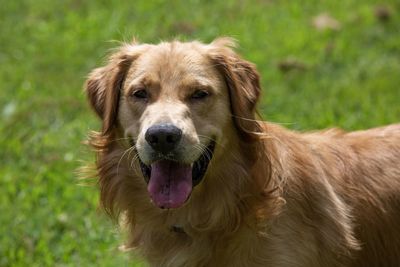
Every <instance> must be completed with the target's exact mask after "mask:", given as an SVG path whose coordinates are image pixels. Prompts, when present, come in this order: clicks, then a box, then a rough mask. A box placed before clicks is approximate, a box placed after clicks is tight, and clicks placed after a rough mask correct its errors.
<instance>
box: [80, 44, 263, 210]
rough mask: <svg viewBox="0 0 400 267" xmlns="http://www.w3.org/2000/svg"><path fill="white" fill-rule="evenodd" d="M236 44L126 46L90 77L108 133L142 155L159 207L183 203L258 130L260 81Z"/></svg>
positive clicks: (91, 92)
mask: <svg viewBox="0 0 400 267" xmlns="http://www.w3.org/2000/svg"><path fill="white" fill-rule="evenodd" d="M233 46H234V42H233V41H232V40H231V39H228V38H221V39H217V40H215V41H214V42H212V43H211V44H208V45H205V44H201V43H199V42H188V43H181V42H171V43H161V44H158V45H148V44H137V43H132V44H126V45H124V46H122V47H120V48H119V50H118V51H117V52H115V53H114V54H112V55H111V57H110V59H109V62H108V64H107V65H106V66H104V67H101V68H98V69H95V70H93V71H92V73H91V74H90V75H89V78H88V80H87V83H86V91H87V95H88V98H89V101H90V103H91V105H92V107H93V109H94V110H95V111H96V113H97V114H98V115H99V117H100V118H101V119H102V122H103V124H102V127H103V128H102V135H104V136H107V135H110V134H111V133H118V134H117V135H119V136H120V137H122V138H125V140H127V142H126V143H125V144H123V145H125V146H126V148H129V147H133V148H134V149H135V150H136V152H137V155H138V157H137V160H138V161H139V163H140V166H141V169H142V174H143V177H144V179H145V181H146V182H147V183H148V185H147V189H148V192H149V194H150V197H151V199H152V200H153V202H154V203H155V205H157V206H159V207H161V208H178V207H180V206H182V205H183V204H184V203H185V202H186V200H187V199H188V198H189V196H190V194H191V192H192V189H193V187H194V186H196V185H197V184H198V183H200V182H201V181H202V179H203V177H204V176H205V174H206V172H207V169H208V166H209V164H210V162H212V161H216V160H218V158H220V157H224V152H226V151H229V146H231V145H233V144H232V142H237V141H238V140H241V141H244V142H251V141H252V139H254V132H257V131H258V129H257V124H256V123H254V119H255V117H254V113H255V105H256V102H257V99H258V97H259V94H260V85H259V76H258V74H257V71H256V70H255V67H254V65H253V64H251V63H249V62H247V61H244V60H243V59H241V58H240V57H239V56H238V55H237V54H236V53H234V51H233V50H232V47H233ZM221 168H223V166H221Z"/></svg>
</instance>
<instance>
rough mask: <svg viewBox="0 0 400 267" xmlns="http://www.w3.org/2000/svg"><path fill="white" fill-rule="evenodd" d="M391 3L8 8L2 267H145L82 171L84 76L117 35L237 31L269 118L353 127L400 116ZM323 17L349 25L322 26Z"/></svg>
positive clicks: (193, 1)
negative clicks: (123, 243)
mask: <svg viewBox="0 0 400 267" xmlns="http://www.w3.org/2000/svg"><path fill="white" fill-rule="evenodd" d="M380 4H381V5H383V6H385V7H387V8H388V10H389V14H390V16H389V19H388V20H387V21H383V19H381V20H379V19H378V18H377V16H376V15H375V12H376V11H375V9H376V5H377V4H376V1H373V0H365V1H359V0H348V1H342V2H340V4H339V3H338V1H335V0H326V1H316V0H310V1H268V0H253V1H233V0H225V1H211V0H208V1H199V0H188V1H162V0H155V1H144V0H143V1H142V0H140V1H116V0H110V1H79V0H70V1H66V0H65V1H51V0H36V1H33V0H21V1H6V2H4V3H2V4H1V5H0V18H1V27H0V88H1V89H0V226H1V227H0V266H128V265H129V266H141V264H140V263H135V262H136V261H135V260H134V259H130V257H129V256H128V255H127V254H124V253H121V252H119V251H118V249H117V247H118V244H119V241H120V240H121V239H122V237H121V235H120V234H119V233H118V231H117V230H116V228H115V227H114V226H113V224H112V223H111V222H110V221H109V220H108V219H107V218H106V217H105V216H104V215H102V213H101V212H99V211H98V210H97V201H98V194H97V188H96V186H80V185H79V181H78V179H77V174H76V172H75V170H76V169H77V167H79V166H80V165H81V161H82V160H83V161H84V160H89V161H90V160H93V155H91V154H90V153H88V152H87V148H86V147H84V146H83V145H82V144H81V141H82V140H84V139H85V138H86V134H87V132H88V130H89V129H98V128H99V123H98V121H97V120H96V118H95V116H94V114H93V113H91V111H90V110H89V108H88V105H87V104H86V100H85V96H84V94H83V93H82V84H83V82H84V80H85V76H86V75H87V73H88V72H89V71H90V70H91V69H92V68H94V67H95V66H99V65H100V64H101V63H102V62H103V60H104V57H105V55H106V54H107V51H109V49H110V48H112V47H114V46H116V45H117V43H116V42H113V41H111V40H129V39H130V38H131V37H132V36H136V37H138V38H139V40H141V41H143V42H158V41H159V40H169V39H172V38H175V37H177V38H180V39H182V40H186V39H200V40H203V41H211V40H212V39H213V38H214V37H216V36H219V35H228V36H233V37H234V38H236V39H238V41H239V43H240V45H241V48H240V49H239V50H240V53H241V54H242V55H243V56H244V57H245V58H247V59H249V60H251V61H253V62H255V63H256V64H257V65H258V68H259V71H260V73H261V75H262V83H263V88H264V94H263V99H262V101H261V106H260V109H261V111H262V114H263V115H264V118H265V119H268V120H270V121H274V122H279V123H284V124H287V126H288V127H289V128H292V129H297V130H307V129H314V128H323V127H332V126H339V127H342V128H344V129H347V130H354V129H361V128H367V127H373V126H378V125H383V124H388V123H393V122H398V121H399V118H400V87H399V85H400V75H399V73H400V26H399V25H400V18H399V15H400V4H399V2H398V1H396V0H392V1H389V0H388V1H384V2H382V3H380ZM323 12H328V13H329V15H330V16H332V17H333V18H335V19H336V20H337V21H338V22H339V23H340V29H339V30H329V29H328V30H323V31H319V30H317V29H315V27H313V25H312V23H311V21H312V19H313V17H315V16H317V15H319V14H321V13H323ZM293 62H295V63H294V64H293ZM279 66H281V67H280V68H279ZM282 69H285V70H284V71H283V70H282ZM288 69H289V70H288ZM132 263H134V264H137V265H132Z"/></svg>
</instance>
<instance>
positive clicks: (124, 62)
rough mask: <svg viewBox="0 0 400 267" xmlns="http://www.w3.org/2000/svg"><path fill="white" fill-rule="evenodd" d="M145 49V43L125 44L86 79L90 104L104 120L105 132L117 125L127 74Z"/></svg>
mask: <svg viewBox="0 0 400 267" xmlns="http://www.w3.org/2000/svg"><path fill="white" fill-rule="evenodd" d="M144 49H145V46H144V45H138V44H136V43H131V44H125V45H123V46H122V47H120V48H119V49H118V50H117V51H116V52H114V53H113V54H112V55H111V56H110V57H109V59H108V63H107V64H106V65H105V66H103V67H100V68H96V69H94V70H93V71H92V72H91V73H90V74H89V77H88V79H87V80H86V83H85V91H86V94H87V97H88V100H89V103H90V105H91V106H92V108H93V110H94V111H95V112H96V113H97V115H98V116H99V117H100V118H101V119H102V121H103V126H102V132H103V134H108V133H109V132H110V131H111V130H112V129H113V128H114V126H115V125H116V119H117V113H118V102H119V97H120V91H121V89H122V87H123V83H124V80H125V77H126V74H127V72H128V70H129V68H130V66H131V65H132V62H133V61H134V60H135V59H136V58H137V57H138V56H139V55H140V54H141V53H142V52H143V50H144Z"/></svg>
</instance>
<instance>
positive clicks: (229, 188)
mask: <svg viewBox="0 0 400 267" xmlns="http://www.w3.org/2000/svg"><path fill="white" fill-rule="evenodd" d="M234 45H235V43H234V41H232V40H231V39H229V38H219V39H216V40H215V41H213V42H212V43H210V44H203V43H200V42H197V41H194V42H179V41H173V42H162V43H160V44H158V45H152V44H139V43H137V42H135V41H134V42H132V43H129V44H125V45H122V46H121V47H119V48H118V49H117V50H116V51H115V52H114V53H112V55H111V56H110V57H109V60H108V63H107V64H106V65H105V66H103V67H100V68H97V69H95V70H93V71H92V72H91V73H90V75H89V78H88V80H87V82H86V92H87V95H88V99H89V102H90V104H91V106H92V108H93V109H94V111H95V112H96V113H97V115H98V116H99V117H100V118H101V120H102V129H101V131H100V132H93V133H92V134H91V137H90V140H89V143H90V144H91V146H92V147H93V148H94V149H95V151H96V154H97V161H96V173H97V175H98V177H99V187H100V191H101V195H100V197H101V205H102V207H103V208H104V209H105V210H106V211H107V212H108V213H109V214H110V215H111V216H113V217H115V218H119V219H120V220H122V219H121V218H123V224H124V225H125V227H126V229H127V232H128V233H127V235H128V240H127V241H126V247H128V248H137V250H138V251H139V252H140V254H141V255H143V257H144V258H145V259H146V260H147V261H148V262H149V264H150V265H151V266H163V267H165V266H174V267H175V266H230V267H232V266H283V267H286V266H287V267H288V266H293V267H294V266H302V267H313V266H321V267H322V266H324V267H327V266H360V267H361V266H363V267H366V266H374V267H376V266H385V267H388V266H400V124H396V125H391V126H387V127H382V128H376V129H371V130H366V131H357V132H351V133H346V132H343V131H341V130H337V129H331V130H326V131H321V132H311V133H298V132H294V131H290V130H287V129H284V128H282V127H280V126H278V125H275V124H272V123H268V122H262V121H258V120H256V119H257V118H258V117H257V116H256V103H257V100H258V99H259V95H260V90H261V88H260V83H259V74H258V73H257V70H256V68H255V66H254V64H252V63H250V62H248V61H245V60H243V59H242V58H241V57H240V56H239V55H238V54H236V53H235V52H234V49H233V48H234Z"/></svg>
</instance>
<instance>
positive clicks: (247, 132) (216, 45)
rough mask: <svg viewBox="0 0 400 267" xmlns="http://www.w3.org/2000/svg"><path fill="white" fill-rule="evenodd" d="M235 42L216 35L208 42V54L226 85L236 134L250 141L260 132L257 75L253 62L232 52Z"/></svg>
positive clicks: (259, 89) (258, 80) (259, 88)
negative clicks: (257, 111) (257, 119)
mask: <svg viewBox="0 0 400 267" xmlns="http://www.w3.org/2000/svg"><path fill="white" fill-rule="evenodd" d="M234 47H235V42H234V40H233V39H230V38H218V39H216V40H214V41H213V42H212V43H211V44H210V50H209V52H208V53H209V56H210V58H211V61H212V64H214V65H215V67H216V68H217V69H218V70H219V72H220V73H221V74H222V76H223V78H224V79H225V83H226V85H227V87H228V91H229V97H230V103H231V112H232V116H233V121H234V124H235V126H236V128H237V130H238V133H239V135H240V136H241V137H242V138H243V140H245V141H251V140H253V139H254V137H255V136H256V135H257V133H259V132H260V129H259V127H260V125H259V124H258V123H257V122H256V121H255V119H256V104H257V101H258V99H259V97H260V93H261V86H260V76H259V74H258V71H257V70H256V67H255V65H254V64H253V63H251V62H248V61H246V60H244V59H242V58H240V56H239V55H238V54H236V53H235V52H234V50H233V49H232V48H234Z"/></svg>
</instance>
